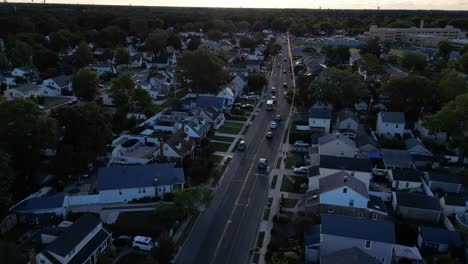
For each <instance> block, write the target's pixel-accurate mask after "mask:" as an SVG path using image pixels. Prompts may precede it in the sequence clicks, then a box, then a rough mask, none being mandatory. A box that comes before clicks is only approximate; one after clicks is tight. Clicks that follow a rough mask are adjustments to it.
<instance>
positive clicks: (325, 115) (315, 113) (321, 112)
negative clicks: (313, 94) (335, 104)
mask: <svg viewBox="0 0 468 264" xmlns="http://www.w3.org/2000/svg"><path fill="white" fill-rule="evenodd" d="M331 117H332V113H331V111H330V110H328V109H325V108H314V107H311V108H310V109H309V118H319V119H331Z"/></svg>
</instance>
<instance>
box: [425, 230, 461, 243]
mask: <svg viewBox="0 0 468 264" xmlns="http://www.w3.org/2000/svg"><path fill="white" fill-rule="evenodd" d="M420 232H421V236H422V238H423V241H424V242H432V243H439V244H447V245H453V246H461V245H463V241H462V238H461V236H460V233H458V232H456V231H449V230H445V229H441V228H432V227H425V226H423V227H421V230H420Z"/></svg>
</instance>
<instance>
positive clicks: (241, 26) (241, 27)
mask: <svg viewBox="0 0 468 264" xmlns="http://www.w3.org/2000/svg"><path fill="white" fill-rule="evenodd" d="M237 28H238V30H239V31H241V32H248V31H249V28H250V23H249V22H247V21H245V20H244V21H241V22H239V23H238V24H237Z"/></svg>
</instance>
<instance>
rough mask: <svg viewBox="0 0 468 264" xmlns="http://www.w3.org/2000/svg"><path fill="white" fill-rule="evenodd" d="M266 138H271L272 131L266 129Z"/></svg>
mask: <svg viewBox="0 0 468 264" xmlns="http://www.w3.org/2000/svg"><path fill="white" fill-rule="evenodd" d="M266 138H267V139H271V138H273V133H272V132H271V131H268V132H267V133H266Z"/></svg>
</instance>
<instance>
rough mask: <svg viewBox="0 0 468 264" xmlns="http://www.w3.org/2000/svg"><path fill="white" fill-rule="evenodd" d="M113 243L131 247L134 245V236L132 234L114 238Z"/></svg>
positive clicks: (118, 245) (117, 245)
mask: <svg viewBox="0 0 468 264" xmlns="http://www.w3.org/2000/svg"><path fill="white" fill-rule="evenodd" d="M112 244H113V245H114V246H116V247H130V246H132V237H131V236H119V237H117V238H114V239H113V241H112Z"/></svg>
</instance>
